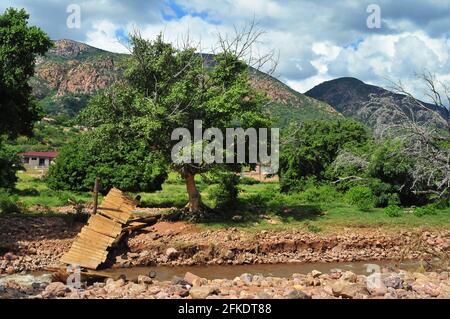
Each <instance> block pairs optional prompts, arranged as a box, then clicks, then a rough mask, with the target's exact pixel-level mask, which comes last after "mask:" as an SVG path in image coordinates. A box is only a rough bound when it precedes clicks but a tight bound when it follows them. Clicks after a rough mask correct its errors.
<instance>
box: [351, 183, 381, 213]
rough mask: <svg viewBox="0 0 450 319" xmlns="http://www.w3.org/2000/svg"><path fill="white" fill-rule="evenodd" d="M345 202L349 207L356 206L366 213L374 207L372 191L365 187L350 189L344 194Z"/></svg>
mask: <svg viewBox="0 0 450 319" xmlns="http://www.w3.org/2000/svg"><path fill="white" fill-rule="evenodd" d="M345 200H346V202H347V203H349V204H351V205H356V207H358V208H359V209H360V210H362V211H368V210H370V209H371V208H373V206H374V196H373V193H372V190H371V189H370V188H369V187H365V186H355V187H352V188H350V189H349V190H348V191H347V193H346V194H345Z"/></svg>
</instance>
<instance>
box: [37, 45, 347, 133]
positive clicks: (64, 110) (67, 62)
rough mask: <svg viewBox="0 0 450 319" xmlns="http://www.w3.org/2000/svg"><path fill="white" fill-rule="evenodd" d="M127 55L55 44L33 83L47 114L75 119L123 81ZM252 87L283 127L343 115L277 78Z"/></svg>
mask: <svg viewBox="0 0 450 319" xmlns="http://www.w3.org/2000/svg"><path fill="white" fill-rule="evenodd" d="M125 57H126V55H123V54H116V53H111V52H107V51H103V50H100V49H97V48H94V47H91V46H89V45H86V44H83V43H79V42H75V41H72V40H59V41H55V47H54V48H53V49H52V50H51V51H49V53H48V54H47V55H46V56H45V57H43V58H40V59H39V60H38V61H37V65H36V74H35V77H34V78H33V79H32V81H31V84H32V86H33V89H34V95H35V96H36V97H37V98H38V99H39V100H40V103H41V105H42V106H43V109H44V111H45V113H46V114H48V115H58V114H65V115H68V116H73V115H74V114H76V113H77V112H78V111H79V110H80V109H81V108H83V107H84V106H85V105H86V103H87V101H88V99H89V98H90V97H91V96H92V95H93V94H95V93H96V92H98V91H99V90H102V89H105V88H107V87H108V86H109V85H111V84H112V83H114V82H116V81H120V80H121V79H122V74H123V68H122V64H123V60H124V59H125ZM251 74H252V75H251V81H252V84H253V85H254V86H255V87H256V88H257V89H259V90H261V91H264V92H266V93H267V95H268V96H269V97H270V99H271V100H272V103H271V104H270V105H269V106H268V111H269V112H270V113H271V114H272V115H273V116H275V117H277V119H278V123H279V124H280V125H282V126H284V125H285V124H287V122H288V121H290V120H306V119H311V118H331V117H335V116H341V115H340V114H339V113H338V112H336V111H335V110H334V109H333V108H332V107H330V106H329V105H328V104H326V103H323V102H320V101H317V100H315V99H313V98H310V97H307V96H305V95H303V94H300V93H298V92H296V91H294V90H292V89H291V88H289V87H288V86H287V85H285V84H283V83H282V82H280V81H278V80H277V79H275V78H274V77H271V76H269V75H267V74H264V73H261V72H251Z"/></svg>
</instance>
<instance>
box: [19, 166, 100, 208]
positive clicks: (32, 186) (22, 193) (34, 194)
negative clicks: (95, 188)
mask: <svg viewBox="0 0 450 319" xmlns="http://www.w3.org/2000/svg"><path fill="white" fill-rule="evenodd" d="M18 178H19V181H18V183H17V185H16V189H17V190H16V193H17V195H19V201H20V202H21V203H22V204H24V205H25V206H26V207H28V208H31V207H33V206H36V205H40V206H44V207H49V208H52V207H58V206H64V205H68V202H69V199H71V200H74V201H76V202H82V203H85V202H88V201H90V200H91V199H92V195H91V194H90V193H77V192H70V191H54V190H50V189H49V188H48V187H47V185H46V184H45V182H44V181H43V180H42V179H41V178H39V177H33V176H30V175H28V174H27V173H23V172H18Z"/></svg>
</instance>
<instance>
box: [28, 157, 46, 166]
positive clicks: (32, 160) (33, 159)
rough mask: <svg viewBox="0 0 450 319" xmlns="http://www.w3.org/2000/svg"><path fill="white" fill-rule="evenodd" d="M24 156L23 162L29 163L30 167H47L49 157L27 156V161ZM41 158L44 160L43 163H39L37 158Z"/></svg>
mask: <svg viewBox="0 0 450 319" xmlns="http://www.w3.org/2000/svg"><path fill="white" fill-rule="evenodd" d="M26 158H27V157H25V164H27V165H29V166H30V167H49V166H50V159H49V158H42V157H29V160H28V162H27V161H26ZM40 159H42V160H43V161H44V163H43V164H44V165H39V160H40Z"/></svg>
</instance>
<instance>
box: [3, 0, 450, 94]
mask: <svg viewBox="0 0 450 319" xmlns="http://www.w3.org/2000/svg"><path fill="white" fill-rule="evenodd" d="M69 4H78V5H79V6H80V10H81V27H80V28H79V29H76V28H75V29H73V28H72V29H71V28H68V27H67V24H66V20H67V17H68V15H69V13H67V12H66V11H67V6H68V5H69ZM370 4H377V5H378V6H379V8H380V10H381V16H380V18H381V22H382V23H381V28H379V29H378V28H375V29H371V28H368V26H367V23H366V21H367V18H368V17H369V15H370V13H368V12H367V7H368V5H370ZM10 6H12V7H18V8H22V7H24V8H26V10H27V11H28V12H29V13H30V14H31V22H32V23H33V24H35V25H38V26H40V27H41V28H42V29H43V30H44V31H46V32H47V33H49V34H50V36H51V37H52V38H53V39H61V38H69V39H73V40H78V41H82V42H86V43H88V44H90V45H93V46H96V47H99V48H102V49H105V50H110V51H115V52H125V51H126V44H127V39H128V33H129V32H131V31H133V30H134V29H139V30H140V31H141V34H143V35H144V36H145V37H148V38H153V37H155V36H156V35H157V34H158V33H159V32H163V33H164V36H165V39H166V40H168V41H173V42H174V43H176V42H177V40H180V38H181V37H183V36H185V35H186V34H187V32H189V35H190V37H191V38H193V39H194V40H195V41H198V43H199V47H200V48H201V50H202V51H206V52H211V51H212V50H213V48H214V46H215V44H216V43H217V33H218V32H220V33H222V34H229V33H232V32H233V27H234V26H237V27H239V26H242V25H244V24H245V23H248V22H249V21H251V20H252V19H253V18H255V19H256V20H257V21H258V22H259V26H260V27H261V28H262V29H264V30H265V31H266V33H265V35H264V38H263V39H262V42H261V43H259V44H258V45H257V46H256V47H255V51H259V52H267V51H270V50H274V49H275V50H277V51H279V55H280V61H279V65H278V68H277V71H276V73H275V75H276V76H277V77H278V78H279V79H280V80H282V81H283V82H285V83H287V84H288V85H290V86H291V87H293V88H294V89H296V90H298V91H300V92H304V91H306V90H308V89H310V88H311V87H313V86H314V85H317V84H319V83H321V82H323V81H325V80H330V79H333V78H337V77H342V76H354V77H357V78H359V79H361V80H363V81H366V82H369V83H372V84H377V85H382V86H386V78H389V79H391V80H402V81H403V82H404V83H406V84H407V86H408V88H409V89H411V90H414V91H416V92H417V91H419V90H420V87H418V83H417V82H416V81H415V77H414V74H416V73H420V72H422V71H424V70H427V71H431V72H434V73H436V75H437V77H438V78H439V79H441V80H443V81H448V82H450V57H449V48H450V33H449V31H448V30H450V1H447V0H417V1H413V0H379V1H375V0H367V1H366V0H362V1H357V0H346V1H326V0H283V1H275V0H252V1H248V0H211V1H203V0H190V1H188V0H166V1H163V0H154V1H140V0H128V1H119V0H97V1H94V0H83V1H81V0H80V1H77V0H67V1H64V0H60V1H58V0H40V1H34V0H14V1H13V0H2V1H1V3H0V10H1V11H3V10H4V9H5V8H7V7H10ZM448 82H447V83H448Z"/></svg>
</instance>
